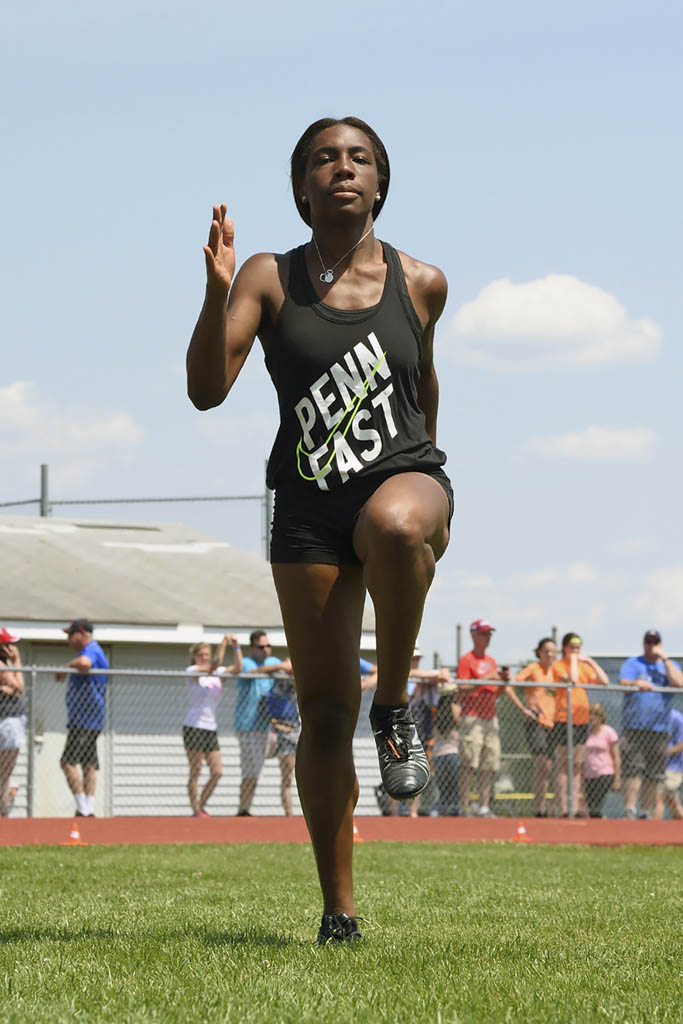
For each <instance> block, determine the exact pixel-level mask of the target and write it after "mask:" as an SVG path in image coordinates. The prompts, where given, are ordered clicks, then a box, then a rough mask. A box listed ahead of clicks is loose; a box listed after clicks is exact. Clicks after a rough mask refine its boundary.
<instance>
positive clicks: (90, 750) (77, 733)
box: [60, 725, 100, 769]
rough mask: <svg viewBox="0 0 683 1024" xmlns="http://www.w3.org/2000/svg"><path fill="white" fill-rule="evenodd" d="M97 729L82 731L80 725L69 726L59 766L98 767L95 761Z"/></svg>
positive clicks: (97, 762)
mask: <svg viewBox="0 0 683 1024" xmlns="http://www.w3.org/2000/svg"><path fill="white" fill-rule="evenodd" d="M99 735H100V730H99V729H83V728H81V726H80V725H70V726H69V731H68V732H67V734H66V743H65V745H64V753H63V754H62V757H61V760H60V764H81V765H84V766H85V765H86V764H91V765H93V766H94V768H96V769H98V768H99V767H100V762H99V761H98V759H97V737H98V736H99Z"/></svg>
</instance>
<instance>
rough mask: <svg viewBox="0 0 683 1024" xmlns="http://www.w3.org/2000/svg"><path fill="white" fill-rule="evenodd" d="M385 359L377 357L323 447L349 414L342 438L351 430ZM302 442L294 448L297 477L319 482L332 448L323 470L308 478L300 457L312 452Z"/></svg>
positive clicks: (332, 455)
mask: <svg viewBox="0 0 683 1024" xmlns="http://www.w3.org/2000/svg"><path fill="white" fill-rule="evenodd" d="M385 357H386V352H382V355H381V356H380V357H379V359H378V360H377V362H376V363H375V365H374V366H373V368H372V371H371V373H370V376H369V377H368V378H367V380H366V381H365V385H364V387H363V390H362V391H361V393H360V395H357V396H356V397H355V398H352V399H351V401H350V402H349V404H348V405H347V406H346V408H345V409H344V412H343V413H342V414H341V416H340V417H339V419H338V420H337V422H336V423H335V424H334V426H333V427H332V430H331V431H330V432H329V434H328V435H327V439H326V440H325V445H324V447H327V445H328V444H329V443H330V441H331V440H332V437H333V435H334V434H335V432H336V430H337V427H338V426H339V425H340V423H343V421H344V418H345V417H346V416H348V415H349V413H350V416H349V422H348V423H347V424H346V426H345V427H344V432H343V434H342V437H346V435H347V434H348V432H349V430H350V429H351V424H352V423H353V421H354V419H355V416H356V413H357V412H358V409H359V408H360V403H361V402H362V401H363V399H364V398H365V396H366V395H367V393H368V388H369V387H370V381H371V380H372V379H373V378H374V376H375V374H376V373H377V371H378V370H379V368H380V366H381V364H382V360H383V359H385ZM303 440H304V439H303V434H302V436H301V437H300V438H299V443H298V444H297V446H296V468H297V470H298V471H299V476H300V477H301V478H302V479H303V480H319V479H320V477H321V476H322V475H323V473H325V472H326V470H327V467H328V466H329V465H330V463H331V462H332V459H333V458H334V448H333V449H332V452H331V453H330V457H329V459H328V460H327V462H326V463H325V465H324V466H323V468H322V469H321V470H319V472H317V473H316V474H315V476H308V475H307V474H306V473H304V471H303V469H302V468H301V455H302V453H303V454H304V455H306V456H307V457H309V458H310V456H311V455H312V454H313V452H307V451H306V450H305V449H304V447H303Z"/></svg>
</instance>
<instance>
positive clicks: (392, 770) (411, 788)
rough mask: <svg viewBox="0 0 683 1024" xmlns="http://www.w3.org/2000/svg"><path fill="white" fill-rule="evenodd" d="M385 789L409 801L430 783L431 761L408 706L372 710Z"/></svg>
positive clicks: (392, 795)
mask: <svg viewBox="0 0 683 1024" xmlns="http://www.w3.org/2000/svg"><path fill="white" fill-rule="evenodd" d="M370 725H371V726H372V733H373V736H374V737H375V743H376V744H377V754H378V756H379V770H380V774H381V776H382V783H383V785H384V789H385V790H386V792H387V793H388V794H389V796H391V797H393V798H394V800H409V799H410V798H411V797H414V796H417V795H418V793H421V792H422V790H423V789H424V788H425V786H426V785H427V783H428V782H429V761H428V760H427V755H426V754H425V751H424V747H423V746H422V744H421V743H420V738H419V736H418V735H417V729H416V728H415V722H414V721H413V716H412V714H411V711H410V708H409V707H408V705H403V706H401V707H399V708H390V709H387V710H384V709H382V710H380V709H378V708H377V706H376V705H375V704H373V705H372V708H371V709H370Z"/></svg>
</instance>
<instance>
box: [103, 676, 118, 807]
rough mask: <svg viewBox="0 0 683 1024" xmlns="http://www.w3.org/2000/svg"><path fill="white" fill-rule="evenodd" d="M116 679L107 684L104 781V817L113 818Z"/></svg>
mask: <svg viewBox="0 0 683 1024" xmlns="http://www.w3.org/2000/svg"><path fill="white" fill-rule="evenodd" d="M115 686H116V679H115V677H114V676H112V675H110V676H109V682H108V683H107V731H106V738H107V746H106V761H107V774H106V776H105V779H104V816H105V818H111V817H112V816H113V814H114V689H115Z"/></svg>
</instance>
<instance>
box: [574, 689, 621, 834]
mask: <svg viewBox="0 0 683 1024" xmlns="http://www.w3.org/2000/svg"><path fill="white" fill-rule="evenodd" d="M589 722H590V725H589V729H588V737H587V738H586V750H585V754H584V762H583V777H584V780H585V786H586V800H587V801H588V813H589V814H590V816H591V818H601V817H602V805H603V804H604V802H605V797H606V796H607V793H608V791H609V790H610V789H620V788H621V755H620V753H619V737H618V736H617V734H616V732H615V731H614V729H613V728H612V726H611V725H607V715H606V714H605V709H604V708H603V706H602V704H591V706H590V718H589Z"/></svg>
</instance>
